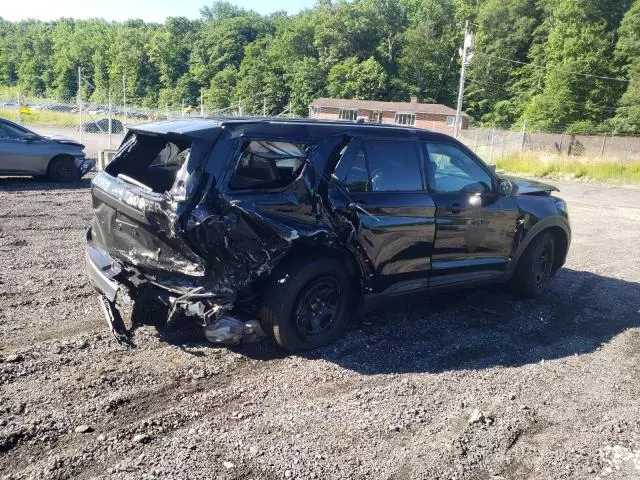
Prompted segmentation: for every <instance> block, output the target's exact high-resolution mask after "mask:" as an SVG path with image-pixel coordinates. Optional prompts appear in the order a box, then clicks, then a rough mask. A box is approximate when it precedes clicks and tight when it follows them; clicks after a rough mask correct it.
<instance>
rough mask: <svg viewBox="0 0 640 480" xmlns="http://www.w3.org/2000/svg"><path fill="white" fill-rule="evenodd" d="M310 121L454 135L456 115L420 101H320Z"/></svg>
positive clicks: (311, 108)
mask: <svg viewBox="0 0 640 480" xmlns="http://www.w3.org/2000/svg"><path fill="white" fill-rule="evenodd" d="M309 117H310V118H318V119H323V120H351V121H353V120H358V119H362V120H363V121H365V122H374V123H391V124H394V125H407V126H412V127H417V128H424V129H426V130H436V131H441V132H445V133H453V129H454V126H455V123H456V111H455V110H454V109H453V108H450V107H447V106H446V105H441V104H439V103H419V102H418V99H417V97H411V101H410V102H378V101H374V100H347V99H343V98H318V99H317V100H314V101H313V103H312V104H311V105H309ZM468 127H469V117H468V116H467V115H465V114H463V115H462V128H463V129H466V128H468Z"/></svg>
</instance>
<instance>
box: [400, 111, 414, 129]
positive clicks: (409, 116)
mask: <svg viewBox="0 0 640 480" xmlns="http://www.w3.org/2000/svg"><path fill="white" fill-rule="evenodd" d="M396 123H397V124H398V125H411V126H413V125H415V124H416V114H415V113H396Z"/></svg>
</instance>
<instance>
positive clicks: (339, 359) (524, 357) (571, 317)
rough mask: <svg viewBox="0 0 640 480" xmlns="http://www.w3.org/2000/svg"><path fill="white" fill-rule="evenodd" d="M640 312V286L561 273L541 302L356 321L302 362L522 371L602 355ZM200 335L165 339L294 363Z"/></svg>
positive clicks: (450, 305) (450, 298)
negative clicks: (575, 357) (521, 368)
mask: <svg viewBox="0 0 640 480" xmlns="http://www.w3.org/2000/svg"><path fill="white" fill-rule="evenodd" d="M639 309H640V284H638V283H634V282H628V281H625V280H620V279H616V278H612V277H605V276H601V275H597V274H594V273H591V272H586V271H577V270H571V269H561V270H560V271H559V272H558V273H557V275H556V277H555V278H554V279H553V280H552V282H551V284H550V288H549V290H548V291H547V292H546V293H545V294H544V295H543V296H542V297H540V298H538V299H535V300H523V299H519V298H516V297H514V296H512V295H510V294H508V293H505V292H504V291H503V289H502V288H499V287H488V288H481V289H475V290H465V291H460V292H456V293H452V294H439V295H431V296H428V297H427V296H426V295H425V296H423V297H421V298H416V297H414V298H412V299H410V300H409V301H406V300H405V301H404V302H403V303H402V306H391V307H389V308H387V309H385V310H383V311H379V312H376V313H374V314H371V315H368V316H366V317H365V318H364V319H362V320H360V321H356V322H354V324H353V325H352V326H351V327H350V328H349V330H348V331H347V332H346V334H345V335H344V336H343V337H342V338H341V339H339V340H337V341H336V342H334V343H333V344H331V345H329V346H326V347H323V348H320V349H317V350H313V351H309V352H304V353H302V354H298V355H299V356H301V357H303V358H309V359H323V360H326V361H329V362H333V363H335V364H337V365H340V366H341V367H343V368H346V369H349V370H353V371H356V372H359V373H362V374H366V375H375V374H389V373H410V372H431V373H438V372H445V371H450V370H470V369H474V370H479V369H486V368H491V367H496V366H502V367H517V366H521V365H526V364H533V363H539V362H540V361H542V360H552V359H556V358H563V357H568V356H572V355H580V354H585V353H590V352H593V351H596V350H597V349H598V348H599V347H600V346H601V345H603V344H605V343H607V342H609V341H610V340H611V339H612V338H613V337H615V336H616V335H618V334H620V333H622V332H624V331H626V330H628V329H630V328H637V327H640V312H639ZM199 335H202V332H201V330H193V329H190V331H189V334H188V336H185V334H184V332H183V333H181V334H175V333H174V334H171V335H168V336H163V338H164V340H166V341H168V342H171V343H174V342H175V343H178V344H180V345H181V346H182V347H184V346H195V345H198V346H204V345H209V346H211V347H212V348H229V349H231V350H233V351H235V352H237V353H240V354H242V355H245V356H247V357H249V358H253V359H259V360H265V361H268V360H276V359H280V358H283V357H285V356H287V353H286V352H284V351H283V350H281V349H279V348H277V347H275V346H274V345H273V344H272V343H271V342H269V341H264V342H260V343H255V344H245V345H238V346H233V347H220V346H215V345H211V344H209V343H208V342H206V341H205V340H203V339H202V337H201V336H200V338H197V336H199ZM639 348H640V347H639Z"/></svg>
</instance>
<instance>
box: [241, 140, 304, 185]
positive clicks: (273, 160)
mask: <svg viewBox="0 0 640 480" xmlns="http://www.w3.org/2000/svg"><path fill="white" fill-rule="evenodd" d="M306 160H307V155H306V145H303V144H295V143H288V142H276V141H268V140H251V141H249V142H247V143H246V144H245V145H244V147H243V149H242V151H241V152H240V156H239V158H238V162H237V167H236V171H235V173H234V175H233V178H232V179H231V183H230V186H231V188H233V189H246V188H250V189H259V188H278V187H284V186H286V185H288V184H289V183H291V182H292V181H293V180H295V179H296V178H297V177H298V175H299V174H300V172H301V171H302V167H304V165H305V163H306Z"/></svg>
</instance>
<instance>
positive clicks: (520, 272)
mask: <svg viewBox="0 0 640 480" xmlns="http://www.w3.org/2000/svg"><path fill="white" fill-rule="evenodd" d="M554 258H555V243H554V241H553V236H552V235H551V234H550V233H543V234H541V235H539V236H538V237H536V238H535V239H534V240H533V241H532V242H531V244H530V245H529V246H528V247H527V249H526V250H525V252H524V254H523V255H522V257H521V258H520V261H519V262H518V266H517V267H516V271H515V273H514V275H513V277H512V279H511V283H510V285H511V287H512V289H513V291H514V292H515V293H517V294H518V295H521V296H523V297H527V298H536V297H538V296H540V295H541V294H542V293H543V292H544V290H545V288H546V287H547V284H548V283H549V279H550V278H551V273H552V272H553V264H554Z"/></svg>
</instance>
